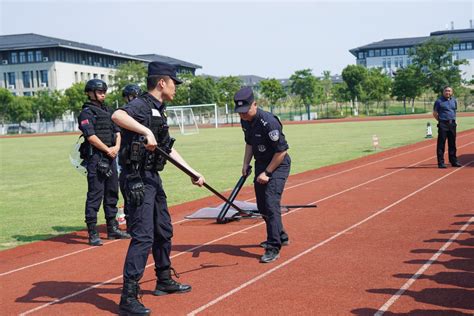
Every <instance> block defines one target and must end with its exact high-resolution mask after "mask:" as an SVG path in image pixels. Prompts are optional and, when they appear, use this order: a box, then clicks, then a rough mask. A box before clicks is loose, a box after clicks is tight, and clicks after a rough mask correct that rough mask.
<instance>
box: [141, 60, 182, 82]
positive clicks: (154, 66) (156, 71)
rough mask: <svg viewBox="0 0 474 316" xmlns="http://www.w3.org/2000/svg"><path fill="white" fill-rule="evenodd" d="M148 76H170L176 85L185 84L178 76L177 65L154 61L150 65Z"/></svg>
mask: <svg viewBox="0 0 474 316" xmlns="http://www.w3.org/2000/svg"><path fill="white" fill-rule="evenodd" d="M148 76H169V77H170V78H171V79H173V81H174V82H175V83H176V84H181V83H183V82H182V81H181V80H179V79H178V77H177V76H176V66H175V65H172V64H167V63H162V62H160V61H152V62H151V63H149V64H148Z"/></svg>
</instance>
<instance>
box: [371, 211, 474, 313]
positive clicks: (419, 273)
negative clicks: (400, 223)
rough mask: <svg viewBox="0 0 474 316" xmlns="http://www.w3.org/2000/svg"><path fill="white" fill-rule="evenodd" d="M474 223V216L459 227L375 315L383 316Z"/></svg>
mask: <svg viewBox="0 0 474 316" xmlns="http://www.w3.org/2000/svg"><path fill="white" fill-rule="evenodd" d="M471 224H474V216H473V217H471V218H470V219H469V221H468V222H467V223H466V224H464V226H463V227H461V229H459V230H458V231H457V232H456V233H455V234H454V235H453V236H452V237H451V238H450V239H449V240H448V241H447V242H446V243H445V244H444V245H443V246H442V247H441V248H440V249H439V250H438V251H437V252H436V253H435V254H434V255H433V256H432V257H431V258H430V260H428V261H427V262H426V263H425V264H424V265H423V266H422V267H421V268H420V269H419V270H418V271H416V273H415V274H413V275H412V277H411V278H410V279H409V280H408V281H407V282H406V283H405V284H403V286H402V287H401V288H400V289H399V290H398V291H397V293H395V294H394V295H393V296H392V297H391V298H390V299H389V300H388V301H387V302H385V304H383V305H382V307H380V308H379V310H378V311H377V312H376V313H375V314H374V316H382V315H383V314H384V313H385V312H386V311H387V310H388V309H389V308H390V306H392V305H393V304H394V303H395V302H396V301H397V300H398V299H399V298H400V296H402V295H403V293H405V291H406V290H408V289H409V288H410V286H412V285H413V283H415V281H416V280H417V279H418V278H419V277H420V276H422V275H423V273H425V271H426V270H428V268H429V267H430V266H431V265H432V264H433V263H435V262H436V260H438V258H439V256H441V255H442V254H443V252H444V251H445V250H446V249H448V247H449V246H450V245H451V244H452V243H453V242H454V241H455V240H456V239H457V238H458V237H459V235H461V234H462V233H463V232H464V231H465V230H466V229H467V228H468V227H469V225H471Z"/></svg>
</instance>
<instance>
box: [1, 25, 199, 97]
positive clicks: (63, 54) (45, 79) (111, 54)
mask: <svg viewBox="0 0 474 316" xmlns="http://www.w3.org/2000/svg"><path fill="white" fill-rule="evenodd" d="M155 60H156V61H165V62H168V63H173V64H176V65H177V66H178V71H179V72H182V73H184V72H186V73H192V74H193V75H194V74H195V71H196V69H198V68H202V67H201V66H199V65H195V64H192V63H188V62H185V61H182V60H178V59H175V58H171V57H167V56H161V55H156V54H148V55H138V56H134V55H128V54H124V53H120V52H116V51H113V50H110V49H106V48H103V47H100V46H95V45H90V44H84V43H78V42H73V41H69V40H63V39H58V38H53V37H48V36H43V35H38V34H32V33H30V34H14V35H2V36H0V62H1V63H0V87H3V88H6V89H9V90H10V91H11V92H12V93H13V94H15V95H24V96H31V95H34V94H35V92H36V91H38V90H40V89H49V90H65V89H67V88H69V87H70V86H71V85H72V84H74V83H76V82H80V81H87V80H89V79H92V78H99V79H102V80H104V81H106V82H107V83H111V82H112V78H113V74H114V72H115V70H116V68H117V66H118V65H119V64H121V63H125V62H129V61H137V62H143V63H149V62H150V61H155Z"/></svg>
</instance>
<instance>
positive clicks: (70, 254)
mask: <svg viewBox="0 0 474 316" xmlns="http://www.w3.org/2000/svg"><path fill="white" fill-rule="evenodd" d="M470 135H471V133H468V134H464V135H462V136H459V137H458V139H460V138H464V137H467V136H470ZM470 144H472V142H471V143H468V144H465V145H463V146H459V147H458V148H462V147H464V146H467V145H470ZM432 146H433V144H430V145H427V146H423V147H420V148H417V149H415V150H411V151H406V152H403V153H400V154H397V155H394V156H390V157H386V158H383V159H379V160H376V161H372V162H369V163H366V164H363V165H360V166H357V167H353V168H349V169H346V170H343V171H339V172H335V173H333V174H329V175H326V176H323V177H321V178H316V179H312V180H308V181H305V182H302V183H298V184H296V185H293V186H288V187H285V188H284V191H286V190H291V189H294V188H297V187H300V186H303V185H306V184H308V183H313V182H316V181H320V180H324V179H327V178H330V177H334V176H337V175H340V174H343V173H347V172H350V171H353V170H357V169H360V168H363V167H367V166H370V165H373V164H376V163H379V162H382V161H385V160H389V159H392V158H396V157H400V156H403V155H406V154H409V153H413V152H416V151H418V150H422V149H425V148H429V147H432ZM255 199H256V198H255V197H253V198H250V199H247V200H245V201H246V202H250V201H253V200H255ZM187 221H189V220H188V219H182V220H180V221H177V222H175V223H173V225H176V224H179V223H182V222H187ZM116 241H118V240H115V241H113V242H116ZM113 242H108V243H105V244H104V246H106V245H109V244H112V243H113ZM96 248H97V247H87V248H84V249H81V250H78V251H74V252H71V253H68V254H64V255H61V256H58V257H54V258H50V259H47V260H44V261H40V262H37V263H33V264H30V265H27V266H24V267H21V268H17V269H14V270H10V271H6V272H3V273H0V277H2V276H5V275H8V274H11V273H15V272H18V271H22V270H25V269H28V268H32V267H36V266H38V265H42V264H45V263H48V262H51V261H55V260H59V259H62V258H65V257H69V256H72V255H75V254H78V253H81V252H84V251H88V250H93V249H96Z"/></svg>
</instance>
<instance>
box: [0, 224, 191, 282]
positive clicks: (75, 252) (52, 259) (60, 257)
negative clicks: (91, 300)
mask: <svg viewBox="0 0 474 316" xmlns="http://www.w3.org/2000/svg"><path fill="white" fill-rule="evenodd" d="M186 221H188V220H187V219H184V220H180V221H177V222H175V223H173V225H175V224H179V223H181V222H186ZM120 240H121V239H115V240H112V241H110V242H106V243H104V246H106V245H110V244H113V243H115V242H117V241H120ZM94 249H101V247H87V248H84V249H80V250H77V251H73V252H70V253H67V254H64V255H62V256H58V257H54V258H51V259H47V260H44V261H40V262H37V263H33V264H30V265H27V266H24V267H21V268H18V269H14V270H10V271H7V272H3V273H0V276H5V275H8V274H12V273H15V272H18V271H22V270H25V269H28V268H32V267H36V266H39V265H41V264H45V263H48V262H51V261H55V260H59V259H62V258H66V257H69V256H72V255H75V254H78V253H81V252H84V251H88V250H94Z"/></svg>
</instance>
